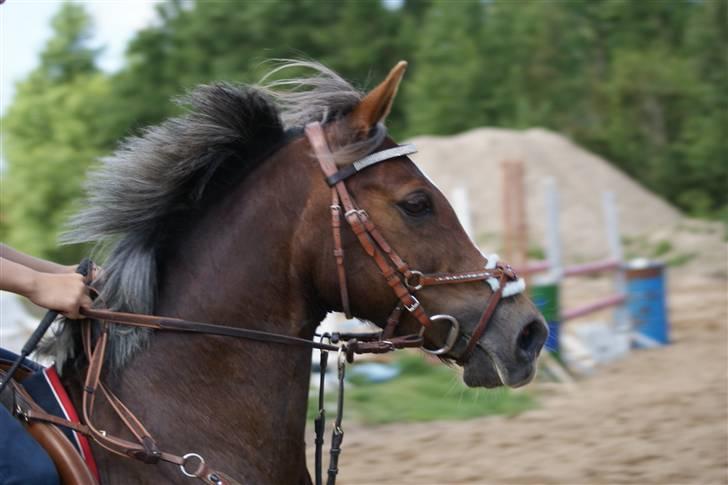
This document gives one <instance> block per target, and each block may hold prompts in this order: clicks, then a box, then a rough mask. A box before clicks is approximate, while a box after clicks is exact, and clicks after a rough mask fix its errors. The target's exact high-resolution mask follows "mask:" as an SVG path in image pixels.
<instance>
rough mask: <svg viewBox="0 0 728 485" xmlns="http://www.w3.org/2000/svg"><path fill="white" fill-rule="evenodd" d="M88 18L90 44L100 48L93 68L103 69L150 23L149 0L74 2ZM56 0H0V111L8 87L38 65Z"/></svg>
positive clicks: (113, 66) (116, 62)
mask: <svg viewBox="0 0 728 485" xmlns="http://www.w3.org/2000/svg"><path fill="white" fill-rule="evenodd" d="M73 3H81V4H84V5H85V6H86V9H87V11H88V12H89V13H90V14H91V16H92V18H93V22H94V37H93V45H94V46H103V47H104V50H103V52H102V54H101V56H100V58H99V66H100V67H101V68H102V69H103V70H105V71H109V72H113V71H115V70H117V69H119V68H120V67H121V65H122V63H123V58H124V49H125V48H126V45H127V43H128V41H129V40H130V39H131V37H132V36H133V35H134V33H135V32H136V31H138V30H139V29H142V28H144V27H146V26H148V25H150V24H152V23H153V22H154V19H155V16H156V12H155V10H154V5H155V3H156V1H155V0H84V1H79V0H74V2H73ZM62 4H63V1H62V0H5V1H4V2H2V0H0V115H2V114H3V113H5V110H6V109H7V106H8V105H9V103H10V102H11V100H12V97H13V94H14V85H15V83H16V82H17V81H19V80H21V79H23V78H24V77H25V76H26V75H27V74H28V73H29V72H30V71H31V70H33V68H34V67H36V66H37V65H38V60H39V56H40V52H41V51H42V50H43V46H44V45H45V43H46V42H47V41H48V39H49V38H50V36H51V33H52V32H51V26H50V21H51V18H52V17H53V15H54V14H55V13H56V12H57V11H58V9H59V8H60V6H61V5H62Z"/></svg>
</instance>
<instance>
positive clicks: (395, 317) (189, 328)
mask: <svg viewBox="0 0 728 485" xmlns="http://www.w3.org/2000/svg"><path fill="white" fill-rule="evenodd" d="M305 132H306V136H307V137H308V140H309V142H310V144H311V146H312V147H313V149H314V152H315V154H316V157H317V159H318V161H319V164H320V166H321V169H322V171H323V173H324V176H325V178H326V182H327V183H328V185H329V187H330V188H331V226H332V232H333V240H334V249H333V254H334V258H335V260H336V267H337V274H338V280H339V289H340V294H341V305H342V308H343V310H344V313H346V315H347V316H348V317H351V308H350V302H349V294H348V287H347V274H346V266H345V264H344V250H343V246H342V238H341V218H342V215H343V218H344V219H345V220H346V222H347V223H348V224H349V227H351V230H352V231H353V232H354V234H355V235H356V238H357V240H358V241H359V243H360V245H361V247H362V248H363V250H364V252H365V253H366V254H367V255H369V256H370V257H371V258H372V259H373V261H374V262H375V264H376V265H377V268H378V269H379V271H380V272H381V273H382V275H383V277H384V279H385V281H386V282H387V285H388V286H389V287H390V288H392V291H393V292H394V294H395V295H396V297H397V303H396V305H395V307H394V309H393V310H392V312H391V314H390V315H389V318H388V319H387V324H386V326H385V328H384V330H383V331H382V332H381V333H374V334H354V335H352V334H349V335H344V334H333V335H328V334H326V335H325V336H322V339H321V340H322V341H320V342H314V341H311V340H307V339H303V338H299V337H292V336H289V335H281V334H275V333H271V332H264V331H259V330H251V329H246V328H240V327H234V326H226V325H218V324H212V323H207V322H194V321H189V320H183V319H177V318H170V317H161V316H155V315H143V314H134V313H123V312H114V311H109V310H101V309H87V308H82V309H81V313H82V314H83V315H84V316H86V317H88V318H93V319H97V320H100V327H99V329H100V332H99V333H98V336H97V337H96V339H95V341H94V339H93V338H92V333H93V332H92V323H91V321H90V320H86V321H84V322H83V323H82V341H83V348H84V352H85V355H86V359H87V361H88V368H87V370H86V377H85V379H84V386H83V397H82V410H81V411H82V415H83V421H84V423H83V424H78V423H72V422H70V421H68V420H65V419H63V418H59V417H57V416H53V415H51V414H48V413H47V412H45V411H44V410H43V409H41V408H40V407H39V406H38V405H37V404H35V403H34V402H33V401H32V399H31V398H30V397H29V396H27V394H26V393H24V391H23V390H22V388H21V387H20V386H19V385H18V384H16V383H15V382H14V381H12V380H11V378H12V371H11V372H9V373H8V374H6V375H3V373H2V372H0V377H3V386H4V385H5V383H10V384H11V386H12V388H13V389H14V399H15V403H16V407H15V410H14V412H15V414H16V415H17V416H19V417H20V418H21V419H24V420H35V421H42V422H47V423H50V424H55V425H60V426H66V427H69V428H71V429H74V430H76V431H78V432H80V433H83V434H85V435H87V436H89V437H90V438H91V439H93V440H94V441H95V442H96V443H97V444H98V445H99V446H101V447H102V448H104V449H106V450H108V451H110V452H112V453H115V454H118V455H121V456H124V457H128V458H135V459H137V460H140V461H143V462H145V463H157V462H159V461H166V462H169V463H173V464H176V465H178V466H179V467H180V470H181V471H182V473H183V474H184V475H185V476H187V477H191V478H197V479H198V480H201V481H202V482H204V483H206V484H208V485H235V484H238V482H237V481H235V480H234V479H233V478H231V477H230V476H228V475H226V474H224V473H222V472H220V471H218V470H214V469H212V468H210V467H209V466H208V465H207V463H206V462H205V460H204V459H203V458H202V457H201V456H200V455H198V454H196V453H187V454H185V455H182V456H180V455H175V454H173V453H168V452H165V451H162V450H160V448H159V447H158V446H157V443H156V441H155V440H154V438H153V437H152V436H151V434H150V433H149V432H148V431H147V429H146V428H145V427H144V426H143V424H142V423H141V422H140V421H139V419H137V418H136V417H135V416H134V414H133V413H132V412H131V411H130V410H129V409H128V408H127V407H126V406H125V405H124V404H123V403H122V402H121V400H120V399H119V398H118V397H116V396H115V395H114V393H113V392H112V391H111V390H110V389H108V388H107V387H106V386H104V385H103V383H102V382H101V374H102V370H103V365H104V362H105V356H106V346H107V343H108V338H109V323H108V322H113V323H117V324H121V325H127V326H134V327H141V328H149V329H154V330H165V331H175V332H181V333H197V334H206V335H219V336H225V337H235V338H244V339H249V340H255V341H260V342H268V343H276V344H287V345H297V346H304V347H308V348H315V349H319V350H321V351H322V355H321V364H322V365H321V367H320V371H321V383H322V384H323V382H324V373H325V371H326V355H327V352H329V351H336V352H337V353H338V355H339V358H338V369H339V399H338V411H337V417H336V421H335V427H334V433H333V436H332V446H331V452H330V453H331V463H330V466H329V470H328V474H329V480H328V483H329V484H333V483H334V482H335V480H336V473H337V472H338V467H337V463H338V456H339V453H340V452H341V448H340V445H341V441H342V439H343V431H342V429H341V418H342V413H343V392H344V366H345V363H346V361H348V362H351V361H352V360H353V357H354V354H364V353H384V352H390V351H393V350H396V349H401V348H407V347H422V348H423V349H424V350H425V351H426V352H429V353H431V354H436V355H441V356H448V355H447V354H448V353H449V352H450V351H451V350H452V348H453V346H454V345H455V343H456V341H457V339H458V338H459V337H460V325H459V323H458V321H457V319H456V318H455V317H453V316H450V315H433V316H428V315H427V313H426V312H425V310H424V308H423V307H422V305H421V304H420V301H419V300H418V299H417V297H416V296H415V293H416V292H417V291H419V290H421V289H422V288H425V287H427V286H437V285H445V284H460V283H472V282H478V281H485V282H486V283H488V284H489V285H490V286H491V288H492V289H493V293H492V295H491V296H490V298H489V300H488V303H487V305H486V308H485V310H484V311H483V313H482V315H481V317H480V321H479V322H478V324H477V326H476V327H475V330H474V331H473V333H472V334H471V335H470V336H469V337H468V340H467V344H466V347H465V350H464V351H463V352H462V353H461V354H460V355H459V356H450V357H452V358H453V359H455V360H456V361H457V362H459V363H461V364H464V363H465V362H467V361H468V359H469V357H470V355H471V354H472V352H473V350H474V348H475V347H476V345H477V343H478V340H479V339H480V337H481V336H482V335H483V333H484V332H485V330H486V327H487V325H488V322H489V321H490V319H491V317H492V316H493V313H494V312H495V310H496V307H497V305H498V303H499V302H500V301H501V299H502V298H503V297H504V296H508V295H507V294H506V295H504V290H505V289H507V288H508V285H509V284H511V283H513V282H516V281H518V278H517V276H516V274H515V272H514V271H513V269H512V268H511V267H510V266H508V265H505V264H501V263H498V262H495V260H491V261H490V262H489V263H488V264H487V266H486V268H485V269H482V270H477V271H469V272H463V273H433V274H425V273H423V272H421V271H417V270H413V269H411V268H410V267H409V265H408V264H407V263H406V262H405V261H404V260H403V259H402V258H401V257H400V256H399V255H398V254H397V252H396V251H395V250H394V249H393V248H392V247H391V246H390V245H389V244H388V243H387V241H386V240H385V239H384V237H383V236H382V234H381V233H380V232H379V230H378V229H377V228H376V226H375V225H374V223H373V222H372V220H371V219H370V218H369V215H368V214H367V212H366V211H365V210H363V209H361V208H360V207H359V206H358V205H357V203H356V201H355V199H354V197H353V196H352V195H351V193H350V192H349V190H348V189H347V187H346V182H345V181H346V179H347V178H349V177H351V176H352V175H354V174H356V173H358V172H359V171H361V170H364V169H365V168H367V167H369V166H372V165H374V164H376V163H380V162H383V161H386V160H391V159H394V158H397V157H402V156H405V155H408V154H411V153H414V151H415V150H414V147H413V146H412V145H403V146H397V147H394V148H390V149H386V150H382V151H379V152H375V153H373V154H371V155H369V156H367V157H365V158H364V159H362V160H359V161H357V162H354V163H353V164H351V165H347V166H345V167H343V168H340V169H339V168H338V167H337V165H336V163H335V160H334V156H333V154H332V153H331V150H330V149H329V146H328V143H327V141H326V137H325V134H324V130H323V127H322V126H321V124H320V123H317V122H316V123H310V124H308V125H307V126H306V128H305ZM405 311H406V312H409V313H411V314H412V316H413V317H414V318H415V319H416V320H417V321H418V322H419V324H420V325H421V329H420V332H419V333H418V334H414V335H402V336H395V332H396V330H397V327H398V325H399V323H400V320H401V317H402V315H403V313H404V312H405ZM51 320H52V319H51ZM440 320H445V321H448V322H449V323H450V329H449V332H448V336H447V338H446V339H445V343H444V344H443V345H442V347H440V348H438V349H426V348H424V345H423V343H424V333H425V331H426V330H427V329H428V328H429V327H431V325H432V322H433V321H440ZM41 336H42V334H41ZM324 338H328V340H329V342H330V343H328V344H326V343H324V342H323V339H324ZM337 343H338V344H340V345H335V344H337ZM14 368H17V365H16V366H14ZM98 393H101V394H102V395H103V396H104V398H105V400H106V401H107V402H108V403H109V405H110V406H111V408H112V409H113V410H114V412H115V413H116V415H117V416H118V417H119V419H120V420H121V421H122V422H123V423H124V425H125V427H126V428H127V429H128V430H129V431H130V432H131V434H132V435H133V436H134V438H135V439H136V442H133V441H130V440H127V439H124V438H120V437H116V436H111V435H110V434H108V433H107V432H106V431H104V430H102V429H99V428H98V427H97V426H95V425H94V422H93V415H94V403H95V400H96V399H95V398H96V396H97V395H98ZM319 407H320V409H319V417H318V418H317V419H316V457H317V461H316V482H317V483H320V482H321V473H320V454H321V445H322V443H323V438H322V434H321V433H322V430H323V423H324V420H323V415H324V412H323V388H321V391H320V395H319Z"/></svg>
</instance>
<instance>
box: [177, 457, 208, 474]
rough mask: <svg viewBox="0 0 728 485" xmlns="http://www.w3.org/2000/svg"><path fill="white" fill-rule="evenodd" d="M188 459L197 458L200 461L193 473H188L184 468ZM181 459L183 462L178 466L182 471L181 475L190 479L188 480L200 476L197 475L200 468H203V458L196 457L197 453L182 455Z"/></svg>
mask: <svg viewBox="0 0 728 485" xmlns="http://www.w3.org/2000/svg"><path fill="white" fill-rule="evenodd" d="M190 458H197V459H198V460H200V464H199V465H197V469H196V470H195V471H194V472H188V471H187V468H186V467H187V461H188V460H189V459H190ZM182 459H183V460H184V461H183V462H182V464H181V465H180V466H179V469H180V470H182V473H183V474H184V476H186V477H190V478H198V477H199V476H200V475H199V473H200V470H202V467H203V466H204V465H205V459H204V458H202V457H201V456H200V455H198V454H197V453H187V454H186V455H184V456H183V457H182Z"/></svg>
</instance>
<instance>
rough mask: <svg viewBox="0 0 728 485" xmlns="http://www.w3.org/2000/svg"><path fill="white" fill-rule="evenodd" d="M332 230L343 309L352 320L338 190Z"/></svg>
mask: <svg viewBox="0 0 728 485" xmlns="http://www.w3.org/2000/svg"><path fill="white" fill-rule="evenodd" d="M331 230H332V232H333V236H334V260H335V261H336V272H337V274H338V276H339V292H340V294H341V307H342V309H343V310H344V314H345V315H346V318H351V316H352V315H351V308H350V306H349V290H348V287H347V284H346V267H345V266H344V248H343V246H342V243H341V204H339V194H338V192H336V189H331Z"/></svg>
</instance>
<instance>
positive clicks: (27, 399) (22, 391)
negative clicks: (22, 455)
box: [0, 349, 99, 485]
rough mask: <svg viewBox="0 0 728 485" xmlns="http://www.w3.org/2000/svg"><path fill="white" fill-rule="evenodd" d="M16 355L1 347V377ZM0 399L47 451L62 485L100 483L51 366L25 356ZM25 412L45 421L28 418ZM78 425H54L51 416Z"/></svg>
mask: <svg viewBox="0 0 728 485" xmlns="http://www.w3.org/2000/svg"><path fill="white" fill-rule="evenodd" d="M17 357H18V356H17V355H15V354H14V353H12V352H10V351H7V350H5V349H0V377H2V378H4V377H5V376H4V374H5V372H6V371H7V370H8V368H9V367H10V366H11V365H12V363H13V362H14V361H15V360H16V359H17ZM0 402H1V403H2V404H3V405H4V406H5V407H6V408H7V409H8V411H10V413H11V414H12V415H13V416H15V417H16V418H17V419H19V420H20V422H21V423H22V424H23V426H24V427H25V429H26V430H27V431H28V433H29V434H30V435H31V436H32V437H33V438H34V439H35V440H36V441H37V442H38V444H40V446H41V447H42V448H43V449H44V450H45V451H46V452H47V453H48V455H49V456H50V458H51V460H52V461H53V464H54V465H55V467H56V470H57V471H58V475H59V477H60V479H61V483H63V484H83V485H86V484H91V485H95V484H98V483H99V478H98V470H97V468H96V463H95V461H94V459H93V455H92V454H91V446H90V445H89V442H88V439H86V437H85V436H84V435H83V434H81V433H80V432H79V431H80V430H81V429H82V427H83V425H81V424H80V423H79V420H78V415H77V414H76V411H75V409H74V408H73V406H72V404H71V400H70V399H69V397H68V394H67V393H66V391H65V389H64V388H63V386H62V385H61V382H60V379H59V377H58V374H57V373H56V371H55V368H54V367H43V366H41V365H39V364H37V363H36V362H33V361H31V360H29V359H25V360H24V361H23V363H22V364H21V366H20V367H19V368H18V371H17V372H16V373H15V376H14V378H13V381H12V382H11V384H10V386H9V387H8V388H7V389H6V390H5V391H4V392H3V395H2V396H0ZM28 415H33V416H44V417H47V420H46V419H44V420H43V421H40V420H36V419H27V416H28ZM54 417H56V418H58V419H59V421H60V420H68V421H71V422H73V423H77V424H78V429H71V428H69V427H67V426H62V425H60V423H59V424H54V423H53V422H52V421H53V418H54Z"/></svg>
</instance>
